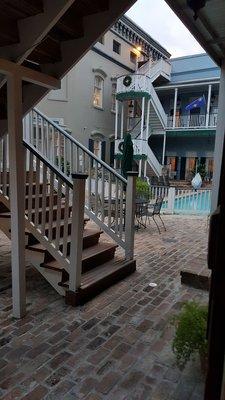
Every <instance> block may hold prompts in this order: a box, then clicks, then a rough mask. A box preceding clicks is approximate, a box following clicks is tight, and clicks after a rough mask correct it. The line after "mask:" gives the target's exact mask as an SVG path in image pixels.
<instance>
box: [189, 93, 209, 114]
mask: <svg viewBox="0 0 225 400" xmlns="http://www.w3.org/2000/svg"><path fill="white" fill-rule="evenodd" d="M205 105H206V101H205V96H204V95H203V96H202V97H199V99H196V100H194V101H192V102H191V103H190V104H188V105H187V106H186V107H185V110H186V111H190V110H193V109H194V108H198V107H203V106H205Z"/></svg>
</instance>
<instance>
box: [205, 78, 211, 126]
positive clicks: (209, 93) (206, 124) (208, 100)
mask: <svg viewBox="0 0 225 400" xmlns="http://www.w3.org/2000/svg"><path fill="white" fill-rule="evenodd" d="M211 95H212V85H209V86H208V99H207V110H206V121H205V126H206V128H208V126H209V113H210V103H211Z"/></svg>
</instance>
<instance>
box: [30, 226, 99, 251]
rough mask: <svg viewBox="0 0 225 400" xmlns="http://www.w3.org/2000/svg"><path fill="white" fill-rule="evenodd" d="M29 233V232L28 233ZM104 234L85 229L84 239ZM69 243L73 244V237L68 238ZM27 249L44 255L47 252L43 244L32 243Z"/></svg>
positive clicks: (61, 239) (61, 240)
mask: <svg viewBox="0 0 225 400" xmlns="http://www.w3.org/2000/svg"><path fill="white" fill-rule="evenodd" d="M27 233H28V231H27ZM101 233H102V231H100V230H99V229H98V230H97V229H90V228H86V229H84V233H83V238H84V239H88V238H89V237H93V236H95V235H99V236H100V234H101ZM68 242H69V243H71V237H70V236H68ZM52 243H54V240H52ZM60 243H61V244H62V243H63V238H60ZM27 249H29V250H33V251H38V252H42V253H44V252H45V251H47V250H46V248H45V246H44V245H42V244H41V243H32V244H29V245H28V246H27Z"/></svg>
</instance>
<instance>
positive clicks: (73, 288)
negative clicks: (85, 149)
mask: <svg viewBox="0 0 225 400" xmlns="http://www.w3.org/2000/svg"><path fill="white" fill-rule="evenodd" d="M87 177H88V175H85V174H72V179H73V203H72V226H71V252H70V276H69V291H70V292H77V291H78V290H79V288H80V285H81V270H82V250H83V230H84V203H85V182H86V179H87Z"/></svg>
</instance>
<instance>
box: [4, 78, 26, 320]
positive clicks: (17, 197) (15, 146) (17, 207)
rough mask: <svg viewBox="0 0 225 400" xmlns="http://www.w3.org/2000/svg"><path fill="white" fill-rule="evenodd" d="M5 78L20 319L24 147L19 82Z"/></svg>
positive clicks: (23, 282) (15, 302)
mask: <svg viewBox="0 0 225 400" xmlns="http://www.w3.org/2000/svg"><path fill="white" fill-rule="evenodd" d="M7 79H8V80H7V90H8V132H9V163H10V170H9V171H10V208H11V242H12V255H11V262H12V297H13V316H14V317H15V318H21V317H23V316H24V315H25V313H26V276H25V176H24V175H25V174H24V172H25V148H24V146H23V123H22V81H21V79H20V78H18V77H17V76H16V75H15V76H14V75H9V76H8V78H7Z"/></svg>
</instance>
